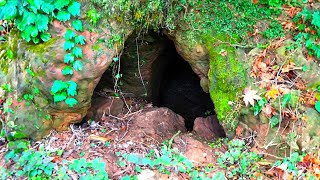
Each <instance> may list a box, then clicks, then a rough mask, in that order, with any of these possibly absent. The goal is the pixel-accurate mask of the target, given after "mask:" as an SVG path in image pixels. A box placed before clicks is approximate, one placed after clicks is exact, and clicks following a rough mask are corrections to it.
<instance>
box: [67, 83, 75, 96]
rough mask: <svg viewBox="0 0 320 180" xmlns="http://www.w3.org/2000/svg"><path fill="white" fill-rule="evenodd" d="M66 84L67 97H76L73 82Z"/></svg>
mask: <svg viewBox="0 0 320 180" xmlns="http://www.w3.org/2000/svg"><path fill="white" fill-rule="evenodd" d="M68 84H69V87H68V90H67V92H68V95H69V96H75V95H77V83H76V82H74V81H69V82H68Z"/></svg>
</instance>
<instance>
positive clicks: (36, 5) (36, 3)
mask: <svg viewBox="0 0 320 180" xmlns="http://www.w3.org/2000/svg"><path fill="white" fill-rule="evenodd" d="M42 2H43V1H42V0H28V3H29V4H30V5H29V8H30V9H31V10H32V11H33V12H34V13H37V10H38V9H40V7H41V4H42Z"/></svg>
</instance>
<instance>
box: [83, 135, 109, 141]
mask: <svg viewBox="0 0 320 180" xmlns="http://www.w3.org/2000/svg"><path fill="white" fill-rule="evenodd" d="M88 138H89V139H90V140H96V141H102V142H107V141H110V140H111V139H110V138H106V137H101V136H97V135H94V134H91V135H90V136H89V137H88Z"/></svg>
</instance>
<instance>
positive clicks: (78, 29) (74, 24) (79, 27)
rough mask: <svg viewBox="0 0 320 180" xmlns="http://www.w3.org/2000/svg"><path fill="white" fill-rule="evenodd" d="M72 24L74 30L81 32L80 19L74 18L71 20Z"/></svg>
mask: <svg viewBox="0 0 320 180" xmlns="http://www.w3.org/2000/svg"><path fill="white" fill-rule="evenodd" d="M71 24H72V26H73V27H74V29H75V30H77V31H80V32H82V31H83V27H82V22H81V20H74V21H72V23H71Z"/></svg>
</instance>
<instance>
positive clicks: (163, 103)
mask: <svg viewBox="0 0 320 180" xmlns="http://www.w3.org/2000/svg"><path fill="white" fill-rule="evenodd" d="M165 47H166V48H165V49H164V50H163V51H162V53H161V54H160V55H159V57H158V58H157V59H156V60H155V61H154V62H153V64H152V78H151V88H152V97H151V99H152V103H153V105H155V106H158V107H168V108H169V109H171V110H173V111H174V112H175V113H177V114H179V115H181V116H182V117H183V118H184V119H185V126H186V128H187V130H189V131H191V130H192V129H193V125H194V120H195V118H197V117H207V116H209V115H215V112H214V105H213V102H212V101H211V98H210V95H209V93H205V92H204V91H203V89H202V87H201V86H200V78H199V77H198V76H197V75H196V73H194V72H193V70H192V68H191V66H190V65H189V63H188V62H187V61H185V60H184V59H183V58H182V57H181V56H180V55H179V54H178V52H177V51H176V48H175V45H174V43H173V42H172V41H170V40H169V39H167V40H166V46H165Z"/></svg>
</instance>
